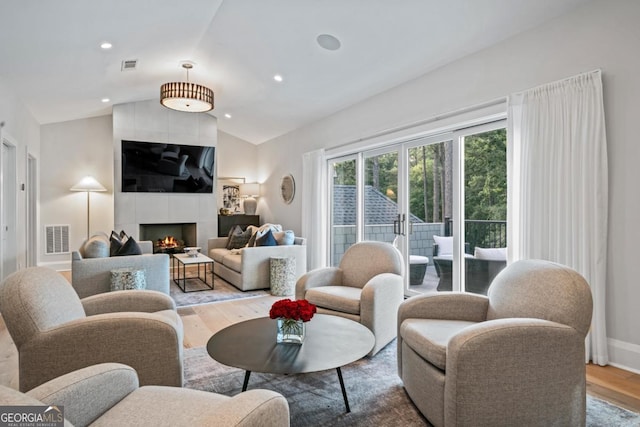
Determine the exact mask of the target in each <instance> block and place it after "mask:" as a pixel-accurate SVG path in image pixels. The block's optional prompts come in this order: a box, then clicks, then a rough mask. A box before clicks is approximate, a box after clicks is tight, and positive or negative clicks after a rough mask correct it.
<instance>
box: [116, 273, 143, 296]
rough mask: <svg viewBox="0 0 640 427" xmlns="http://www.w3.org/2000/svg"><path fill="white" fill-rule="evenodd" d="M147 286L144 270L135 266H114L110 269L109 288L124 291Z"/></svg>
mask: <svg viewBox="0 0 640 427" xmlns="http://www.w3.org/2000/svg"><path fill="white" fill-rule="evenodd" d="M146 288H147V279H146V276H145V271H144V270H138V269H135V268H116V269H114V270H111V290H112V291H126V290H139V289H146Z"/></svg>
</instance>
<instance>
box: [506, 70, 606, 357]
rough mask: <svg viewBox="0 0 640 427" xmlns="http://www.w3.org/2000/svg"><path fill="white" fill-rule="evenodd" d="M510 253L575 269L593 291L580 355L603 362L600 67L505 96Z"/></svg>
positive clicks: (603, 140)
mask: <svg viewBox="0 0 640 427" xmlns="http://www.w3.org/2000/svg"><path fill="white" fill-rule="evenodd" d="M508 114H509V129H508V135H509V136H508V138H509V141H508V151H509V152H508V159H509V160H508V164H509V166H508V169H507V174H508V175H509V183H510V188H509V195H508V197H509V202H508V206H509V216H508V226H509V231H508V233H507V235H508V237H509V242H508V247H509V259H510V261H511V260H518V259H531V258H538V259H546V260H550V261H554V262H558V263H561V264H564V265H567V266H569V267H571V268H573V269H575V270H576V271H578V272H579V273H580V274H582V275H583V276H584V277H585V279H586V280H587V282H589V285H590V286H591V291H592V295H593V302H594V310H593V320H592V325H591V332H590V334H589V336H588V337H587V342H586V346H587V360H592V361H593V362H594V363H597V364H600V365H605V364H607V362H608V354H607V336H606V325H605V284H606V277H607V264H606V262H607V215H608V209H607V206H608V205H607V188H608V182H607V141H606V135H605V120H604V106H603V96H602V77H601V73H600V71H594V72H590V73H585V74H581V75H578V76H575V77H572V78H569V79H566V80H562V81H559V82H555V83H551V84H548V85H544V86H541V87H537V88H535V89H531V90H528V91H525V92H522V93H518V94H514V95H512V96H510V98H509V109H508Z"/></svg>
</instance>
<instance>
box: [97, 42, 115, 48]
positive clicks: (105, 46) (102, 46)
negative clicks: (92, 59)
mask: <svg viewBox="0 0 640 427" xmlns="http://www.w3.org/2000/svg"><path fill="white" fill-rule="evenodd" d="M100 47H101V48H102V49H105V50H106V49H111V48H112V47H113V45H112V44H111V43H109V42H103V43H101V44H100Z"/></svg>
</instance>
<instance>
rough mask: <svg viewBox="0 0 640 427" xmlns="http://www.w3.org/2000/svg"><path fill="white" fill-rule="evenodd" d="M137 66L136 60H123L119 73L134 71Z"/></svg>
mask: <svg viewBox="0 0 640 427" xmlns="http://www.w3.org/2000/svg"><path fill="white" fill-rule="evenodd" d="M137 65H138V60H137V59H125V60H124V61H122V70H121V71H129V70H135V69H136V66H137Z"/></svg>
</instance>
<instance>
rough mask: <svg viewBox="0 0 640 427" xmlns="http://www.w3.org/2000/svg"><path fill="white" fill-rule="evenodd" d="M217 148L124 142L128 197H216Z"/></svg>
mask: <svg viewBox="0 0 640 427" xmlns="http://www.w3.org/2000/svg"><path fill="white" fill-rule="evenodd" d="M215 153H216V148H215V147H203V146H198V145H184V144H162V143H157V142H143V141H127V140H124V139H123V140H122V191H123V192H125V193H212V192H213V165H214V162H215Z"/></svg>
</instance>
